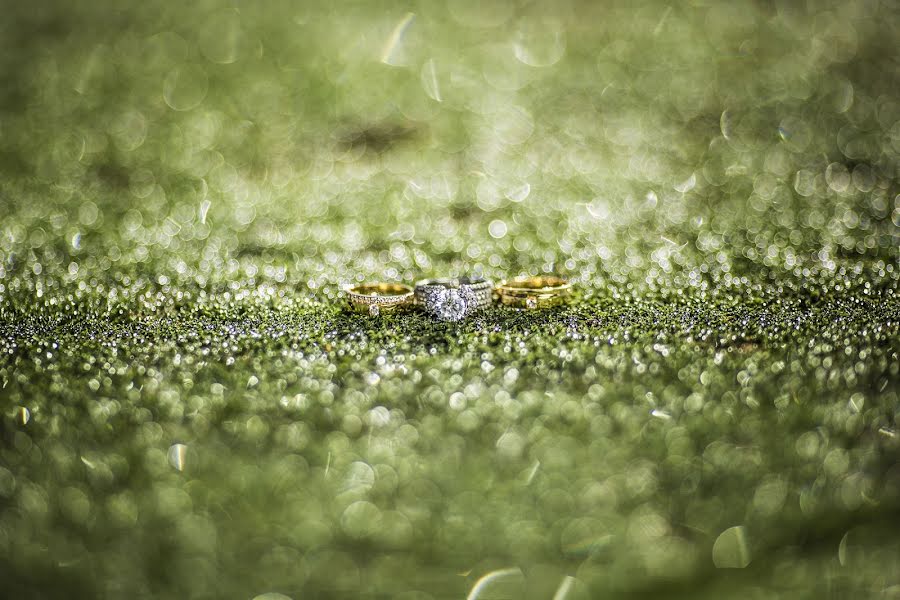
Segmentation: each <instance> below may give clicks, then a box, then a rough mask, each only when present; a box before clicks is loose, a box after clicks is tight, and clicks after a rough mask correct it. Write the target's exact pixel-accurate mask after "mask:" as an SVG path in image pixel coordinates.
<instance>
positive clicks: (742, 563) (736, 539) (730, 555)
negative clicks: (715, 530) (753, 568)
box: [712, 525, 750, 569]
mask: <svg viewBox="0 0 900 600" xmlns="http://www.w3.org/2000/svg"><path fill="white" fill-rule="evenodd" d="M712 559H713V564H714V565H715V566H716V568H717V569H743V568H745V567H746V566H747V565H749V564H750V550H749V548H748V547H747V535H746V532H745V530H744V527H743V526H742V525H737V526H735V527H729V528H728V529H726V530H725V531H723V532H722V533H721V534H719V537H718V538H716V543H715V544H713V549H712Z"/></svg>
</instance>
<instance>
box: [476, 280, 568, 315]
mask: <svg viewBox="0 0 900 600" xmlns="http://www.w3.org/2000/svg"><path fill="white" fill-rule="evenodd" d="M494 291H495V292H496V293H497V297H498V298H499V299H500V303H501V304H503V305H504V306H511V307H513V308H530V309H534V308H549V307H551V306H557V305H559V304H562V303H563V302H565V301H566V298H568V297H569V294H571V293H572V284H570V283H569V282H568V281H567V280H565V279H563V278H562V277H556V276H555V275H545V276H537V277H515V278H513V279H508V280H506V281H501V282H500V285H498V286H497V288H496V289H495V290H494Z"/></svg>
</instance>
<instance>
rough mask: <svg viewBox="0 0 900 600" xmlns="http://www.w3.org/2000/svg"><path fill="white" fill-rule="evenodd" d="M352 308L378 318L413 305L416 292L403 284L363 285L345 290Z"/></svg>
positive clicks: (380, 283)
mask: <svg viewBox="0 0 900 600" xmlns="http://www.w3.org/2000/svg"><path fill="white" fill-rule="evenodd" d="M344 292H345V293H346V294H347V301H348V303H349V304H350V308H351V309H352V310H353V311H355V312H361V313H368V314H369V315H371V316H373V317H376V316H378V315H380V314H381V313H383V312H390V311H393V310H396V309H398V308H400V307H403V306H409V305H411V304H412V303H413V299H414V292H413V289H412V288H411V287H409V286H408V285H404V284H402V283H382V282H376V283H362V284H359V285H348V286H347V287H345V288H344Z"/></svg>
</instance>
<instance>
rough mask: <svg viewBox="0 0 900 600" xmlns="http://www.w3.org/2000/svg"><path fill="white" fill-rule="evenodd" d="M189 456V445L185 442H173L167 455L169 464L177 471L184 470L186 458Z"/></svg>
mask: <svg viewBox="0 0 900 600" xmlns="http://www.w3.org/2000/svg"><path fill="white" fill-rule="evenodd" d="M186 456H187V446H185V445H184V444H172V445H171V446H169V452H168V454H167V457H168V459H169V464H170V465H172V468H173V469H175V470H176V471H184V460H185V458H186Z"/></svg>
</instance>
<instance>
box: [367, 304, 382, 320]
mask: <svg viewBox="0 0 900 600" xmlns="http://www.w3.org/2000/svg"><path fill="white" fill-rule="evenodd" d="M380 314H381V308H380V307H379V306H378V305H377V304H370V305H369V316H371V317H377V316H378V315H380Z"/></svg>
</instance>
